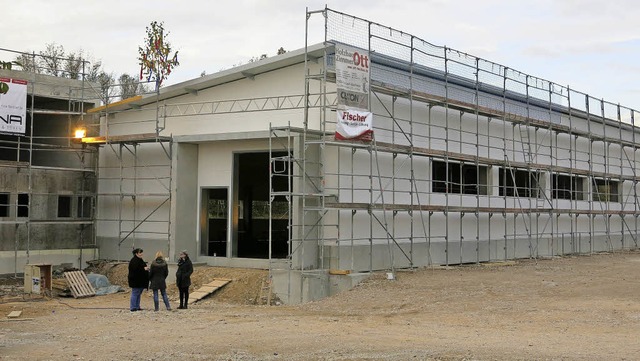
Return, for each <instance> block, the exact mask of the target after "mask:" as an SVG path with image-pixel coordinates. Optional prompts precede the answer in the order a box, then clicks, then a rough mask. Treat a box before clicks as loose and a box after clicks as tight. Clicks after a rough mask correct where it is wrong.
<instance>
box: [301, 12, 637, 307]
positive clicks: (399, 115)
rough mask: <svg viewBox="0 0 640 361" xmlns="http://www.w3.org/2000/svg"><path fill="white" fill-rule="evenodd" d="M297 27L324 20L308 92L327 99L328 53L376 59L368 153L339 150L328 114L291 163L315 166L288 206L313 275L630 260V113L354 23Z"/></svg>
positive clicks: (633, 192)
mask: <svg viewBox="0 0 640 361" xmlns="http://www.w3.org/2000/svg"><path fill="white" fill-rule="evenodd" d="M308 15H310V16H322V17H323V18H324V27H325V29H326V32H325V39H326V41H327V48H326V49H327V52H326V57H325V59H326V62H325V63H324V64H325V65H326V68H325V69H323V71H321V72H319V73H313V72H310V73H309V75H308V76H307V82H308V83H310V84H319V85H318V88H320V89H326V91H327V92H329V93H333V92H335V91H336V90H335V86H334V82H335V75H334V74H335V68H334V62H333V60H332V57H333V56H334V52H335V49H334V47H333V46H334V44H343V43H346V44H348V45H349V46H355V47H358V48H360V49H362V50H363V51H364V52H367V53H368V54H369V55H370V60H371V62H372V68H371V79H370V83H371V93H370V102H369V103H370V104H371V108H370V110H371V111H372V113H373V117H374V120H373V131H374V139H373V141H372V142H370V143H363V142H360V141H357V142H356V141H353V142H348V141H335V140H334V139H333V136H332V134H331V133H332V131H333V130H334V129H335V128H336V120H335V119H336V117H335V115H334V114H333V111H334V110H335V109H336V106H335V104H332V103H330V102H327V103H326V104H325V109H324V112H325V114H323V115H321V119H322V120H323V124H322V125H321V128H320V130H321V131H322V132H323V135H321V136H313V134H314V132H316V131H317V130H318V129H313V128H311V127H309V128H307V130H306V133H305V134H304V135H303V137H304V139H305V147H303V148H302V149H303V150H305V151H303V152H302V153H301V154H299V155H297V157H299V158H298V163H301V164H304V163H305V162H309V164H315V161H314V160H313V159H314V158H316V157H317V158H319V162H318V164H319V166H318V167H316V170H315V171H314V172H309V171H308V169H311V168H310V167H307V168H306V169H305V170H304V171H302V172H301V174H302V180H301V182H300V183H298V188H296V189H294V191H293V192H292V196H293V198H294V199H296V201H294V202H292V205H293V206H294V208H295V207H296V206H297V207H299V211H300V212H301V213H302V216H301V217H300V218H299V222H295V221H294V222H293V223H294V224H293V226H294V227H295V228H296V229H299V230H300V231H299V232H294V233H293V237H294V238H295V237H300V238H299V239H298V240H297V241H298V242H300V243H302V244H307V243H308V244H311V245H312V247H313V246H314V245H316V244H318V245H320V252H319V255H320V256H319V257H320V268H323V269H329V268H331V269H346V270H350V271H352V272H358V271H372V270H384V269H387V270H394V269H395V268H406V267H420V266H426V265H434V264H436V265H443V264H460V263H472V262H484V261H500V260H508V259H516V258H528V257H532V258H535V257H551V256H557V255H563V254H573V253H581V254H589V253H593V252H600V251H615V250H620V249H628V248H636V247H637V234H638V227H637V217H638V198H637V191H638V189H637V180H638V179H637V175H636V171H635V169H636V168H637V167H638V160H637V158H636V153H637V149H638V146H637V145H636V136H637V134H638V129H637V127H636V126H635V123H634V122H635V117H636V116H637V111H635V110H632V109H629V108H625V107H622V106H619V105H617V104H614V103H609V102H606V101H603V100H601V99H595V98H593V97H590V96H589V95H587V94H583V93H580V92H578V91H575V90H573V89H569V88H567V87H563V86H559V85H557V84H554V83H552V82H549V81H546V80H543V79H539V78H536V77H534V76H530V75H527V74H523V73H521V72H518V71H516V70H513V69H510V68H507V67H504V66H502V65H499V64H495V63H491V62H489V61H486V60H483V59H480V58H476V57H473V56H471V55H469V54H466V53H463V52H459V51H456V50H453V49H450V48H446V47H440V46H435V45H432V44H429V43H427V42H425V41H423V40H422V39H420V38H417V37H415V36H412V35H410V34H406V33H404V32H401V31H397V30H395V29H391V28H388V27H385V26H382V25H379V24H376V23H372V22H369V21H367V20H364V19H359V18H357V17H353V16H350V15H346V14H342V13H338V12H335V11H332V10H329V9H325V10H323V11H319V12H311V13H309V14H308ZM309 150H311V151H312V153H310V154H309V155H307V154H306V152H307V151H309ZM318 153H320V155H319V156H318ZM296 194H297V195H296ZM294 212H295V210H294ZM294 268H295V267H294ZM299 269H300V270H304V269H305V267H300V268H299ZM299 288H300V289H301V290H302V291H301V292H296V294H295V295H293V296H294V297H298V296H300V297H301V299H303V298H304V296H302V292H303V291H304V289H305V286H304V285H300V287H299Z"/></svg>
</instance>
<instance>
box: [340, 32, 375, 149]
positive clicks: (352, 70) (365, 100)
mask: <svg viewBox="0 0 640 361" xmlns="http://www.w3.org/2000/svg"><path fill="white" fill-rule="evenodd" d="M335 47H336V53H335V69H336V91H337V96H338V111H337V117H338V119H337V126H336V135H335V137H336V139H358V140H371V139H372V135H373V122H372V119H373V115H372V113H371V112H369V81H370V75H369V52H368V51H366V50H362V49H358V48H354V47H351V46H347V45H343V44H336V46H335Z"/></svg>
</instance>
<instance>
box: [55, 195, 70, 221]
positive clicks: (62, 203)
mask: <svg viewBox="0 0 640 361" xmlns="http://www.w3.org/2000/svg"><path fill="white" fill-rule="evenodd" d="M58 217H60V218H69V217H71V196H58Z"/></svg>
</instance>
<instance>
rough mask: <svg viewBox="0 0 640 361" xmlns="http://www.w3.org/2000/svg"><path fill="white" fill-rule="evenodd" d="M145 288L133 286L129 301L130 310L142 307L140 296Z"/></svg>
mask: <svg viewBox="0 0 640 361" xmlns="http://www.w3.org/2000/svg"><path fill="white" fill-rule="evenodd" d="M142 291H144V288H132V289H131V300H130V301H129V310H131V311H137V310H139V309H140V297H141V296H142Z"/></svg>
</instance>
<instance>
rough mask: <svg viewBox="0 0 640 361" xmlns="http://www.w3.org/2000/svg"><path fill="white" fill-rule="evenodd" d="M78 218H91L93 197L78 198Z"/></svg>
mask: <svg viewBox="0 0 640 361" xmlns="http://www.w3.org/2000/svg"><path fill="white" fill-rule="evenodd" d="M76 216H77V217H78V218H91V197H82V196H79V197H78V204H77V207H76Z"/></svg>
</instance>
